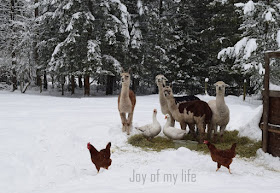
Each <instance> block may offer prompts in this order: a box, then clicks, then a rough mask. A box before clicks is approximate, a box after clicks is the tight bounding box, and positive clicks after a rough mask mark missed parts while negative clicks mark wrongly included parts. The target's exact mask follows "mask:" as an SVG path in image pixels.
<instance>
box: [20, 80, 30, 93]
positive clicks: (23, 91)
mask: <svg viewBox="0 0 280 193" xmlns="http://www.w3.org/2000/svg"><path fill="white" fill-rule="evenodd" d="M29 85H30V82H28V83H27V85H25V87H24V88H23V90H22V93H25V91H26V90H27V88H28V86H29Z"/></svg>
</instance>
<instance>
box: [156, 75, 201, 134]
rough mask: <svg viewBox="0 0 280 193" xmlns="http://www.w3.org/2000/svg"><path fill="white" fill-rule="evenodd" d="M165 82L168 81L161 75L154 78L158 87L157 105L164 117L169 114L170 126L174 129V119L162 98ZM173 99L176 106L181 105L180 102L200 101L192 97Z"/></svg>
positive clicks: (164, 99) (185, 96)
mask: <svg viewBox="0 0 280 193" xmlns="http://www.w3.org/2000/svg"><path fill="white" fill-rule="evenodd" d="M167 81H168V79H167V78H166V77H165V76H164V75H162V74H159V75H157V76H156V84H157V87H158V95H159V103H160V107H161V112H162V114H164V115H166V114H169V116H170V120H171V125H170V126H171V127H174V125H175V119H174V118H173V117H172V114H171V112H170V111H169V108H168V104H167V101H166V98H165V97H164V94H163V88H164V87H165V86H166V82H167ZM174 99H175V102H176V104H177V103H181V102H186V101H194V100H200V99H199V98H198V97H196V96H194V95H190V96H187V95H184V96H176V97H174ZM189 127H194V126H191V125H189ZM184 129H186V128H184Z"/></svg>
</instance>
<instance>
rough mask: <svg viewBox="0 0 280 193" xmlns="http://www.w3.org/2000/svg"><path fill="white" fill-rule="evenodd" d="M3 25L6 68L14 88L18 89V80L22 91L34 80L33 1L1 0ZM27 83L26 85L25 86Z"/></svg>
mask: <svg viewBox="0 0 280 193" xmlns="http://www.w3.org/2000/svg"><path fill="white" fill-rule="evenodd" d="M1 6H2V9H3V10H4V12H2V14H1V15H2V16H1V17H3V19H4V20H3V21H2V22H3V25H1V28H2V29H3V31H2V30H1V39H2V38H4V41H3V44H1V47H2V46H3V47H2V48H3V49H2V48H1V50H2V52H3V54H4V57H5V61H6V62H5V65H6V69H7V70H9V71H10V76H11V79H12V84H13V90H16V89H17V84H18V81H19V82H20V85H21V91H22V92H25V90H26V88H27V86H28V85H30V83H31V82H32V81H33V76H34V75H33V72H34V60H33V55H32V54H33V50H32V43H33V35H34V33H33V22H34V19H33V17H32V15H31V12H32V9H33V8H32V7H31V2H27V1H24V0H17V1H15V0H10V1H3V4H2V2H1ZM7 15H8V16H9V17H7ZM24 84H26V86H24Z"/></svg>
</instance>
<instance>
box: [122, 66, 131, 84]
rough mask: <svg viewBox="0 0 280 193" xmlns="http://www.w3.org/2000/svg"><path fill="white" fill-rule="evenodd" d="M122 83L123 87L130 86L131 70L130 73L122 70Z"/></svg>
mask: <svg viewBox="0 0 280 193" xmlns="http://www.w3.org/2000/svg"><path fill="white" fill-rule="evenodd" d="M121 82H122V85H124V86H129V85H130V68H129V70H128V72H124V71H123V69H122V73H121Z"/></svg>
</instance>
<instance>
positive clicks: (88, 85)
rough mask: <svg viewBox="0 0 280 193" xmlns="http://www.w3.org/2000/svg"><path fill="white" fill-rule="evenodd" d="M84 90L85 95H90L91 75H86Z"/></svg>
mask: <svg viewBox="0 0 280 193" xmlns="http://www.w3.org/2000/svg"><path fill="white" fill-rule="evenodd" d="M84 89H85V95H88V96H89V95H90V83H89V75H85V77H84Z"/></svg>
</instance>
